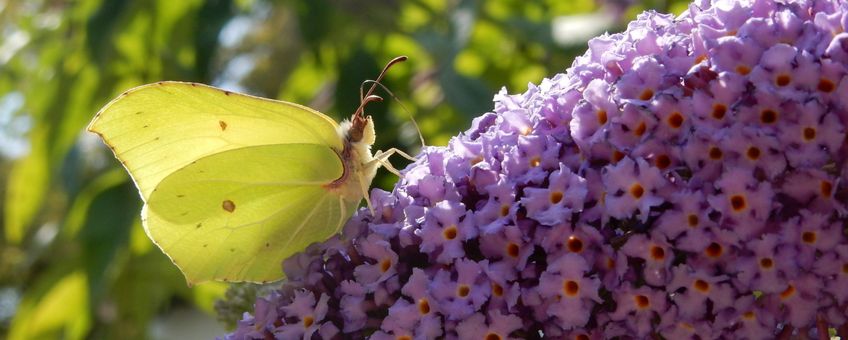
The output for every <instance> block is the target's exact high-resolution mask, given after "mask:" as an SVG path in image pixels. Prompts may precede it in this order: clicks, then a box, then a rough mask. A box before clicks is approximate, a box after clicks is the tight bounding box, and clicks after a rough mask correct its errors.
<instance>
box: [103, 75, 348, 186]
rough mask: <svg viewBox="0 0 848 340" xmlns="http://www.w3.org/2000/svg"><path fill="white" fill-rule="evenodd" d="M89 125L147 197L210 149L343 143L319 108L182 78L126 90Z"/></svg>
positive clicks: (338, 146) (335, 147)
mask: <svg viewBox="0 0 848 340" xmlns="http://www.w3.org/2000/svg"><path fill="white" fill-rule="evenodd" d="M88 129H89V130H90V131H92V132H95V133H97V134H99V135H100V136H101V137H102V138H103V140H104V141H105V142H106V144H107V145H109V147H110V148H111V149H112V151H113V152H114V153H115V156H116V157H117V158H118V159H119V160H120V161H121V163H122V164H123V165H124V167H125V168H127V171H129V173H130V175H131V176H132V178H133V180H134V181H135V183H136V186H137V187H138V189H139V192H140V193H141V196H142V198H143V199H144V200H145V201H147V200H148V198H149V197H150V193H151V192H152V191H153V189H154V188H156V186H157V185H158V184H159V182H160V181H162V179H163V178H165V177H166V176H168V175H170V174H171V173H173V172H174V171H176V170H178V169H180V168H182V167H184V166H186V165H188V164H189V163H191V162H192V161H194V160H197V159H199V158H202V157H205V156H208V155H212V154H215V153H219V152H223V151H227V150H232V149H236V148H242V147H246V146H256V145H269V144H289V143H306V144H318V145H324V146H327V147H329V148H331V149H333V150H337V151H338V150H342V148H343V144H342V140H341V138H340V137H339V135H338V132H337V130H338V124H336V122H335V121H333V120H332V119H331V118H329V117H327V116H325V115H324V114H322V113H320V112H318V111H315V110H312V109H310V108H308V107H304V106H301V105H297V104H293V103H288V102H282V101H275V100H270V99H264V98H259V97H253V96H248V95H243V94H238V93H233V92H229V91H225V90H222V89H219V88H215V87H211V86H207V85H203V84H196V83H184V82H159V83H155V84H149V85H144V86H139V87H136V88H134V89H131V90H129V91H127V92H125V93H123V94H121V95H120V96H119V97H118V98H116V99H114V100H113V101H112V102H110V103H109V104H107V105H106V106H105V107H104V108H103V109H101V110H100V112H98V113H97V116H96V117H95V118H94V120H93V121H92V122H91V125H89V127H88Z"/></svg>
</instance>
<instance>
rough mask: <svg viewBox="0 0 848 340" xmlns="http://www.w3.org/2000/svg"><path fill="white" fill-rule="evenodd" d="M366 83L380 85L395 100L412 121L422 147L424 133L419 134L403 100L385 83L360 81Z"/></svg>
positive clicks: (413, 118)
mask: <svg viewBox="0 0 848 340" xmlns="http://www.w3.org/2000/svg"><path fill="white" fill-rule="evenodd" d="M367 83H372V84H373V85H372V87H373V86H374V85H377V86H380V87H381V88H382V89H383V91H386V93H388V94H389V96H391V97H392V98H393V99H394V100H395V101H397V103H398V104H399V105H400V107H401V108H402V109H403V111H404V112H406V115H407V116H409V120H411V121H412V126H414V127H415V131H416V132H418V140H419V141H420V142H421V148H422V149H423V148H424V147H425V146H426V145H427V144H425V143H424V135H422V134H421V129H420V128H419V127H418V122H416V121H415V117H413V116H412V112H410V111H409V109H407V108H406V106H405V105H403V102H402V101H401V100H400V99H398V97H397V96H395V94H394V93H393V92H392V91H391V90H389V88H387V87H386V85H383V84H381V83H379V82H377V81H376V80H366V81H364V82H362V85H365V84H367ZM359 88H360V89H362V86H360V87H359Z"/></svg>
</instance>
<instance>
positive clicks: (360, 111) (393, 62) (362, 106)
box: [353, 55, 407, 119]
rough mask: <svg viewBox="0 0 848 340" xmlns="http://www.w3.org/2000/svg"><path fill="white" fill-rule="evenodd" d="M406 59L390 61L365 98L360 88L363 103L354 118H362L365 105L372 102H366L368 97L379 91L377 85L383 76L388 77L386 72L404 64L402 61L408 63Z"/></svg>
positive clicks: (396, 58)
mask: <svg viewBox="0 0 848 340" xmlns="http://www.w3.org/2000/svg"><path fill="white" fill-rule="evenodd" d="M406 59H407V57H406V56H403V55H402V56H398V57H395V58H394V59H392V60H389V62H388V63H387V64H386V66H385V67H383V70H382V71H380V75H378V76H377V80H376V81H375V84H374V85H371V88H370V89H368V92H367V93H365V95H364V96H363V95H362V88H361V87H360V88H359V91H360V98H362V101H361V102H360V103H359V107H358V108H357V109H356V112H354V113H353V116H354V117H362V110H363V109H364V108H365V104H368V103H369V102H371V101H366V100H365V99H367V98H368V97H370V96H371V94H372V93H374V90H376V89H377V83H379V82H380V81H381V80H383V76H385V75H386V72H387V71H388V70H389V68H391V67H392V65H394V64H397V63H399V62H402V61H406ZM354 119H355V118H354Z"/></svg>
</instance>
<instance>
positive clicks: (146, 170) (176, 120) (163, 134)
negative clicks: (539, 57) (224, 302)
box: [88, 57, 411, 284]
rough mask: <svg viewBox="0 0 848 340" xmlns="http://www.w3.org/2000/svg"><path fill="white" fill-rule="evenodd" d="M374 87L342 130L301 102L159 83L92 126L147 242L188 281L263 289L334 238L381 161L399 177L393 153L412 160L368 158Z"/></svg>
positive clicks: (122, 99) (123, 100) (131, 95)
mask: <svg viewBox="0 0 848 340" xmlns="http://www.w3.org/2000/svg"><path fill="white" fill-rule="evenodd" d="M403 60H406V57H398V58H395V59H393V60H392V61H391V62H389V63H388V64H387V65H386V67H385V68H384V69H383V71H382V72H381V73H380V75H379V77H378V78H377V80H376V81H375V84H374V85H377V84H378V83H379V81H380V80H381V79H382V77H383V75H384V74H385V73H386V71H387V70H388V69H389V67H390V66H391V65H393V64H395V63H397V62H400V61H403ZM374 88H375V86H372V87H371V89H370V90H369V91H368V93H367V94H366V95H365V96H364V97H363V100H362V103H361V105H360V106H359V108H358V109H357V110H356V112H355V113H354V114H353V115H352V117H351V119H350V121H344V122H342V123H341V124H337V123H336V122H335V121H334V120H333V119H331V118H330V117H327V116H326V115H324V114H322V113H320V112H318V111H315V110H312V109H310V108H308V107H304V106H301V105H298V104H293V103H288V102H283V101H276V100H270V99H264V98H258V97H253V96H249V95H245V94H239V93H233V92H230V91H225V90H222V89H219V88H215V87H211V86H206V85H202V84H196V83H184V82H159V83H155V84H148V85H143V86H139V87H136V88H134V89H131V90H129V91H127V92H124V93H123V94H121V95H120V96H119V97H118V98H116V99H114V100H112V101H111V102H110V103H109V104H107V105H106V106H105V107H103V108H102V109H101V110H100V112H98V113H97V115H96V116H95V117H94V120H92V122H91V124H90V125H89V127H88V130H89V131H92V132H94V133H96V134H98V135H99V136H100V137H101V138H102V139H103V141H104V142H105V143H106V144H107V145H108V146H109V148H111V149H112V151H113V152H114V154H115V157H116V158H118V160H120V162H121V164H123V166H124V167H125V168H126V169H127V171H128V172H129V174H130V176H131V177H132V179H133V181H134V182H135V184H136V186H137V187H138V191H139V193H140V194H141V198H142V200H143V201H144V208H142V211H141V218H142V222H143V225H144V230H145V232H146V233H147V236H149V237H150V239H151V240H153V242H154V243H156V245H157V246H159V248H160V249H162V251H163V252H164V253H165V254H167V255H168V257H170V258H171V260H172V261H173V262H174V264H176V265H177V266H178V267H179V268H180V270H181V271H182V272H183V274H184V275H185V276H186V279H187V280H188V282H189V284H195V283H200V282H203V281H207V280H221V281H250V282H269V281H274V280H278V279H281V278H282V276H283V273H282V269H281V263H282V261H283V260H284V259H285V258H287V257H289V256H291V255H293V254H294V253H296V252H299V251H301V250H303V249H305V248H306V246H308V245H309V244H311V243H313V242H319V241H323V240H325V239H327V238H328V237H329V236H331V235H333V234H334V233H336V232H338V230H339V229H340V228H341V227H342V225H343V224H344V223H345V221H346V220H347V219H348V218H350V216H351V215H352V214H353V212H354V211H355V210H356V208H357V206H358V205H359V203H360V202H361V200H362V198H363V197H366V200H367V191H368V187H369V186H370V184H371V181H372V179H373V178H374V175H375V174H376V171H377V168H378V167H379V166H380V165H384V166H386V167H387V168H389V169H390V170H392V171H393V172H395V173H397V171H396V170H394V168H392V167H391V165H389V164H388V162H387V161H386V160H387V158H388V157H389V156H390V155H392V154H394V153H399V154H402V155H404V156H405V157H407V158H411V157H410V156H409V155H406V154H404V153H403V152H401V151H399V150H397V149H390V150H388V151H385V152H380V151H378V152H377V153H375V154H373V155H372V154H371V145H372V144H374V139H375V132H374V124H373V122H372V120H371V117H370V116H366V115H364V114H363V108H364V105H365V104H367V103H368V102H370V101H375V100H380V97H377V96H374V95H371V94H372V92H373V90H374ZM368 205H369V208H370V202H368Z"/></svg>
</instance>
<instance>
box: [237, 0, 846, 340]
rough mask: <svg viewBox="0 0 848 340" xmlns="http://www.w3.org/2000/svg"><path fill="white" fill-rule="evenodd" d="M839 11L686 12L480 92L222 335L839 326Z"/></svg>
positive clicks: (515, 334) (532, 334)
mask: <svg viewBox="0 0 848 340" xmlns="http://www.w3.org/2000/svg"><path fill="white" fill-rule="evenodd" d="M846 31H848V3H845V2H844V1H838V0H798V1H774V0H751V1H724V0H717V1H715V2H714V3H712V2H710V1H708V0H696V1H695V3H693V4H692V5H691V6H690V7H689V10H688V11H687V12H685V13H684V14H683V15H681V16H678V17H673V16H670V15H663V14H658V13H654V12H647V13H644V14H642V15H640V16H639V17H638V18H637V20H636V21H634V22H632V23H630V24H629V26H628V28H627V30H626V31H625V32H623V33H620V34H613V35H604V36H601V37H598V38H595V39H593V40H592V41H590V42H589V50H588V52H587V53H586V54H584V55H583V56H581V57H579V58H578V59H576V61H575V62H574V64H573V65H572V67H571V68H569V69H568V71H567V72H566V73H565V74H558V75H556V76H555V77H553V78H552V79H545V80H544V81H542V83H541V84H540V85H538V86H533V85H531V86H530V88H529V89H528V90H527V92H525V93H523V94H520V95H508V94H507V93H506V92H505V91H502V92H501V93H499V94H498V95H497V96H496V97H495V106H494V110H493V112H489V113H486V114H483V115H482V116H480V117H478V118H476V119H475V120H474V121H473V124H472V127H471V128H470V129H469V130H468V131H466V132H465V133H462V134H461V135H459V136H457V137H455V138H453V139H452V140H451V142H450V144H449V145H448V146H447V147H430V148H427V149H425V150H424V151H423V152H422V154H421V155H420V156H419V160H418V161H417V162H416V163H414V164H413V165H411V166H410V167H408V168H407V169H406V170H405V171H404V173H403V174H404V176H403V178H402V179H401V181H400V182H399V183H398V184H397V186H396V187H395V189H394V190H393V192H391V193H388V192H384V191H380V190H374V191H373V192H372V195H371V200H372V202H373V204H374V206H375V207H378V208H377V211H376V214H375V216H372V215H371V214H370V213H369V212H368V211H366V210H361V211H360V212H359V213H358V214H356V215H355V216H354V217H353V218H352V219H351V221H350V222H349V223H348V224H347V225H346V227H345V229H344V232H343V235H341V236H339V237H336V238H334V239H331V240H329V241H327V242H325V243H323V244H315V245H313V246H312V247H310V248H309V249H307V250H306V251H305V252H303V253H300V254H298V255H296V256H294V257H292V258H290V259H288V260H287V261H286V262H285V263H284V270H285V273H286V275H287V277H288V278H289V279H288V281H286V283H284V285H283V287H282V288H281V289H279V290H278V291H275V292H274V293H272V294H271V295H270V296H267V297H264V298H260V299H258V300H257V302H256V305H255V311H254V313H253V315H249V314H246V315H245V318H244V319H243V320H242V321H240V322H239V326H238V329H237V330H236V331H235V332H234V333H232V334H230V335H228V338H233V339H241V338H266V337H275V336H276V337H278V338H287V339H289V338H295V337H303V338H317V337H319V338H333V337H336V338H349V337H353V338H361V337H368V336H370V337H371V338H374V339H431V338H440V337H445V338H462V339H491V340H495V339H507V338H538V337H546V338H576V339H601V338H610V337H615V336H621V337H625V338H626V337H636V338H646V337H656V336H661V337H663V338H666V339H684V338H690V337H692V336H693V335H698V336H700V338H719V337H725V338H748V339H760V338H774V337H778V336H791V335H803V336H812V337H818V338H822V337H827V332H828V328H837V329H838V330H839V332H840V334H842V335H843V336H846V335H848V236H846V233H848V230H846V226H848V210H846V203H848V186H846V180H848V139H846V126H848V76H846V74H848V32H846Z"/></svg>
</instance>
